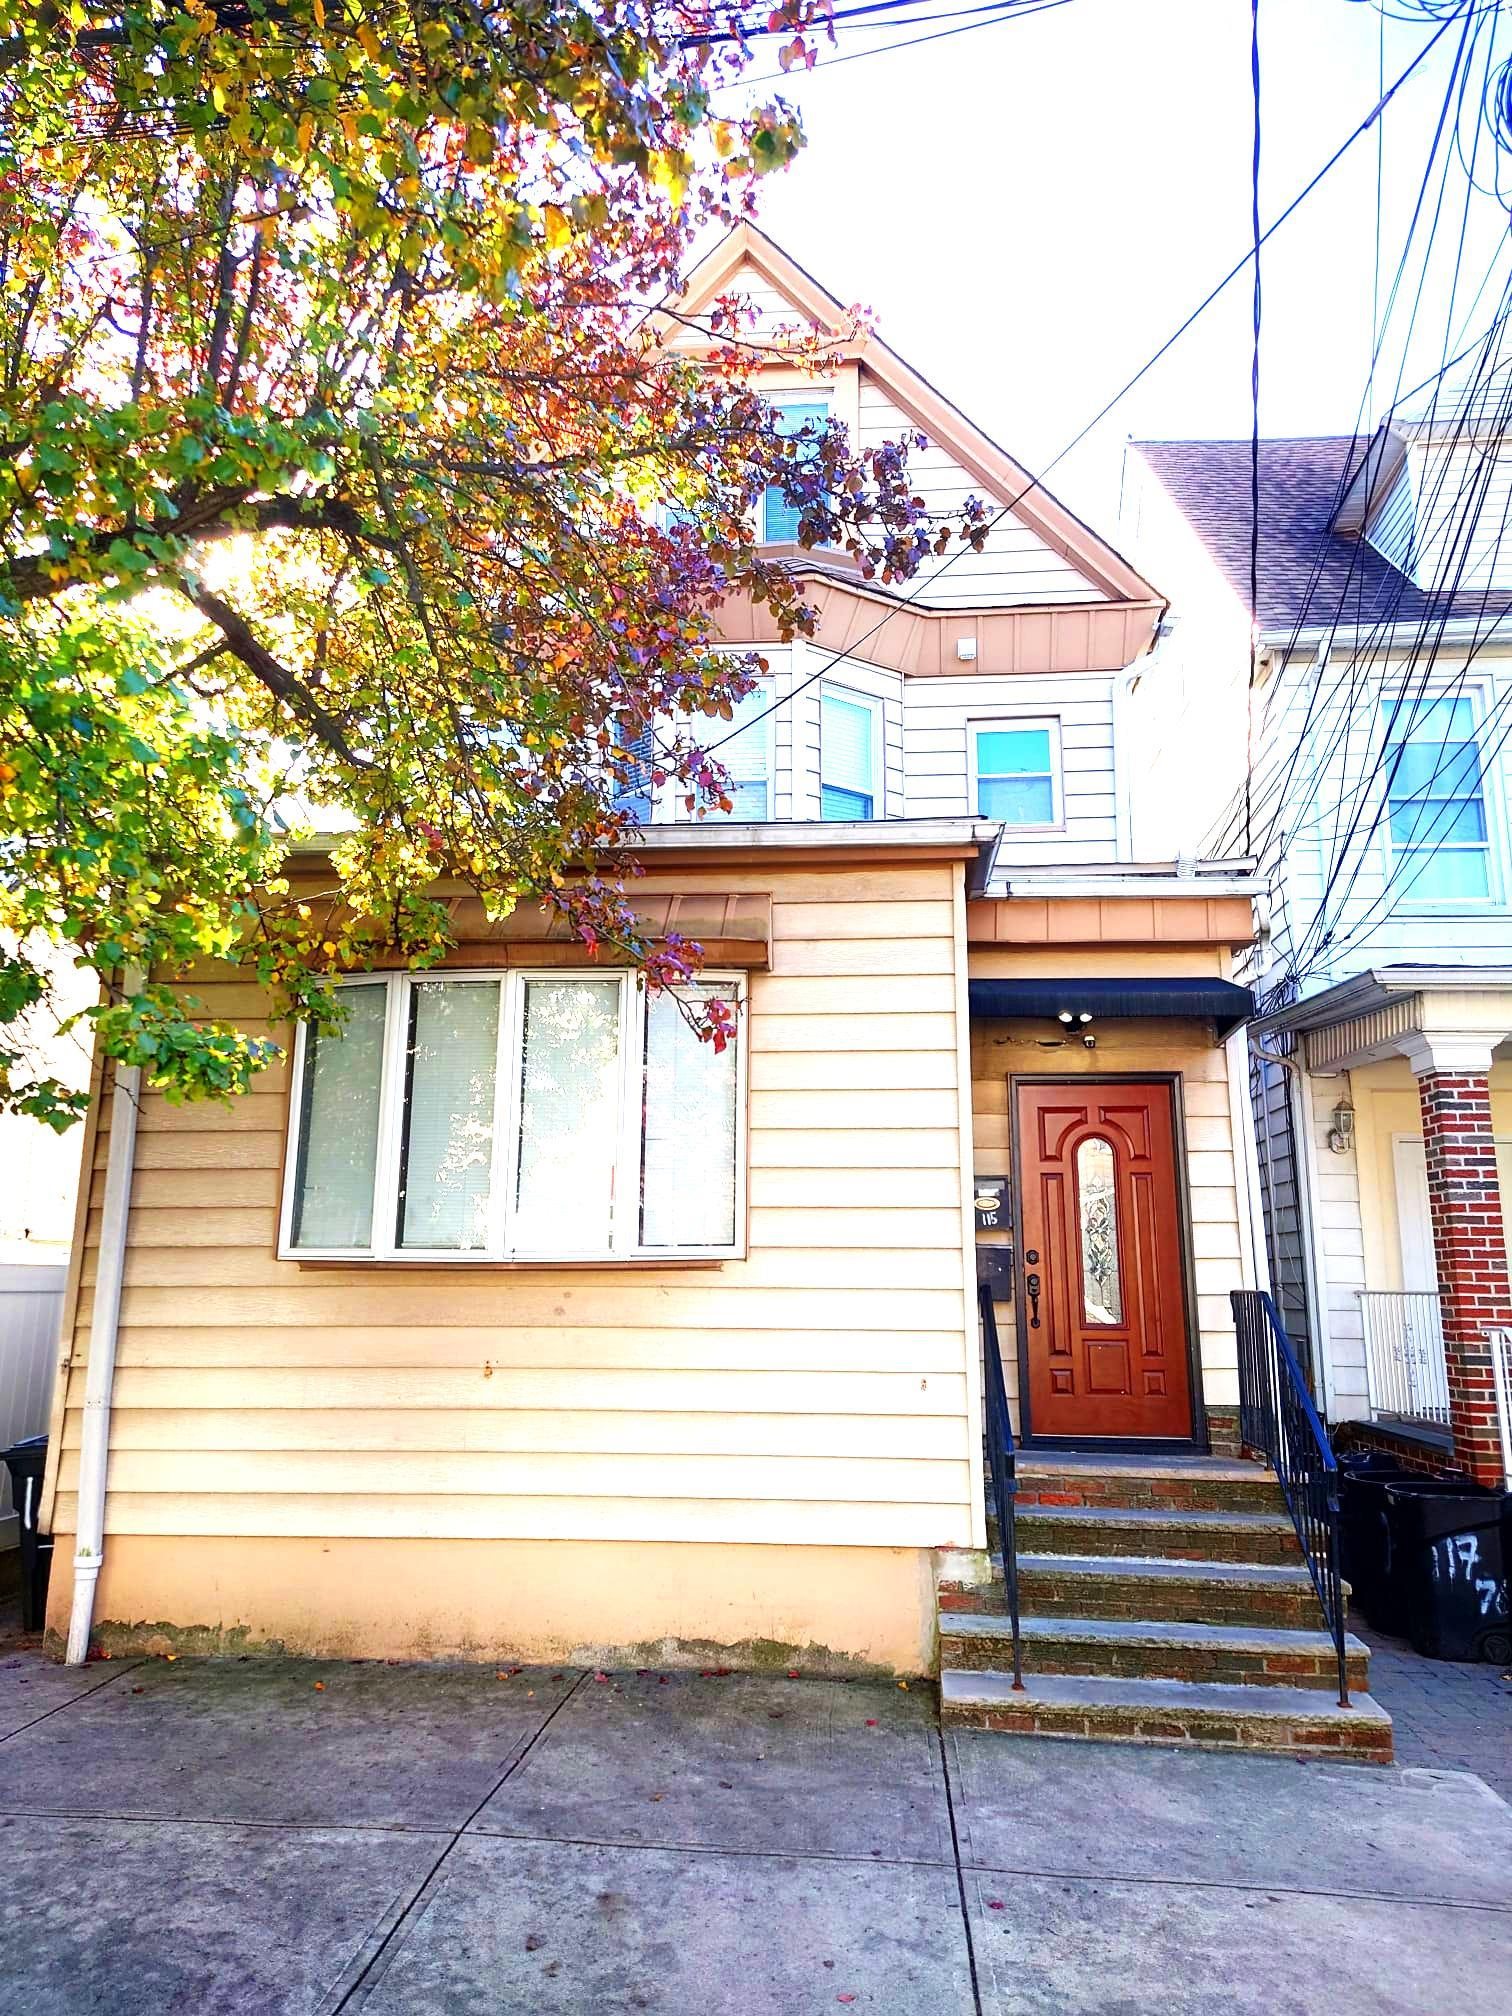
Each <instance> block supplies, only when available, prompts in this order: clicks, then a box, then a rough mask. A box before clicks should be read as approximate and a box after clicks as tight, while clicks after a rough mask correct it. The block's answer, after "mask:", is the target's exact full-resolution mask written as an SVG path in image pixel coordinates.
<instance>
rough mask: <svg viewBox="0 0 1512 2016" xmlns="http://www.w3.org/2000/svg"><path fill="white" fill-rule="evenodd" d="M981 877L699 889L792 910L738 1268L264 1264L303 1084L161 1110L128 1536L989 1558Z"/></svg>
mask: <svg viewBox="0 0 1512 2016" xmlns="http://www.w3.org/2000/svg"><path fill="white" fill-rule="evenodd" d="M959 877H960V869H959V867H956V866H949V865H939V864H928V865H921V866H916V867H895V868H890V869H888V868H868V869H864V870H857V871H854V872H851V873H847V872H846V871H843V870H842V871H795V870H791V869H788V870H784V869H781V868H773V869H768V870H764V871H761V872H754V871H727V872H724V873H715V872H714V871H698V872H697V873H687V874H679V875H678V876H677V878H676V886H677V887H678V888H679V889H697V888H699V887H711V886H712V887H717V888H719V889H722V890H727V889H731V888H740V887H748V888H760V889H767V890H770V891H772V893H773V894H774V898H775V900H774V906H773V944H772V953H771V970H770V972H767V973H758V974H755V975H753V976H752V988H751V1013H750V1022H749V1030H748V1040H749V1043H750V1094H749V1098H750V1197H749V1258H748V1259H746V1260H742V1261H731V1262H727V1263H724V1264H723V1265H716V1266H707V1265H706V1266H699V1267H683V1268H677V1267H649V1268H642V1267H637V1268H632V1269H616V1268H612V1267H604V1268H597V1267H591V1266H589V1267H574V1268H571V1269H568V1268H554V1267H551V1266H549V1265H537V1266H531V1267H522V1268H518V1269H513V1270H511V1269H504V1270H494V1271H482V1270H473V1269H470V1268H468V1267H466V1266H453V1267H451V1268H449V1269H446V1270H438V1269H435V1268H431V1269H423V1268H419V1269H410V1268H389V1269H383V1270H374V1269H372V1268H363V1267H357V1266H350V1267H349V1266H334V1267H323V1268H313V1267H310V1268H301V1267H300V1266H298V1265H297V1264H294V1263H291V1262H286V1261H280V1260H278V1259H277V1258H276V1257H275V1243H274V1242H275V1228H276V1219H277V1205H278V1192H279V1186H280V1181H281V1164H282V1158H283V1150H284V1139H285V1128H286V1121H287V1111H288V1099H287V1091H286V1086H285V1082H284V1074H283V1072H282V1071H281V1070H280V1071H279V1072H277V1073H270V1074H268V1075H267V1076H266V1077H265V1078H264V1079H263V1080H262V1081H261V1083H260V1086H259V1089H258V1090H256V1091H253V1092H251V1093H249V1094H247V1095H246V1096H245V1097H244V1098H243V1099H242V1100H240V1101H239V1102H238V1103H237V1104H235V1105H234V1106H232V1107H230V1108H229V1109H228V1108H225V1107H219V1106H192V1107H173V1106H170V1105H168V1104H167V1102H166V1101H165V1100H163V1099H162V1098H161V1097H159V1096H156V1095H151V1094H149V1095H148V1096H147V1097H146V1098H145V1100H144V1102H143V1108H142V1115H141V1132H140V1135H139V1150H138V1155H137V1164H136V1177H135V1191H134V1198H133V1205H134V1208H133V1211H132V1215H131V1223H130V1235H129V1250H128V1255H127V1264H126V1285H125V1292H124V1297H123V1304H122V1317H121V1333H120V1349H119V1369H118V1373H117V1382H116V1407H115V1414H114V1421H113V1431H112V1448H111V1467H110V1493H109V1499H108V1504H107V1517H106V1530H107V1533H108V1534H111V1535H116V1536H121V1535H183V1536H196V1535H198V1536H214V1535H242V1536H249V1537H251V1536H258V1535H286V1536H292V1535H304V1536H317V1537H331V1538H337V1537H342V1538H344V1537H360V1536H386V1535H392V1536H396V1537H413V1538H417V1539H418V1538H426V1537H431V1538H446V1537H471V1538H500V1539H505V1538H508V1539H529V1538H558V1539H579V1538H594V1537H598V1538H613V1539H616V1540H627V1541H630V1540H641V1541H677V1540H686V1541H712V1540H718V1541H736V1540H739V1541H742V1542H764V1543H778V1544H780V1543H803V1544H807V1545H814V1546H819V1545H824V1544H839V1545H852V1546H862V1547H869V1548H876V1547H919V1548H922V1547H932V1546H936V1545H939V1544H944V1543H949V1542H958V1543H962V1544H969V1542H970V1540H971V1538H972V1536H973V1531H974V1527H975V1525H976V1523H977V1521H978V1520H979V1516H980V1515H979V1513H977V1512H976V1511H975V1508H976V1507H977V1505H978V1504H979V1499H980V1493H979V1489H978V1487H977V1483H976V1477H977V1473H978V1470H979V1465H980V1438H979V1432H978V1431H977V1429H976V1426H975V1424H976V1422H977V1420H978V1418H979V1417H978V1412H977V1408H978V1398H977V1388H976V1367H975V1348H974V1344H973V1346H972V1347H971V1350H970V1351H969V1352H968V1347H967V1341H966V1340H967V1329H966V1322H967V1310H968V1304H967V1300H966V1293H965V1290H966V1286H967V1281H968V1275H967V1265H968V1255H967V1254H966V1251H965V1246H966V1235H965V1230H964V1222H963V1212H962V1196H961V1188H960V1169H961V1166H962V1152H963V1139H964V1138H967V1137H968V1135H969V1111H968V1112H963V1096H962V1088H961V1087H960V1085H959V1082H958V1081H959V1070H958V1064H957V1057H958V1038H959V1035H960V1031H959V1028H958V1023H957V1016H958V1013H959V1012H960V1009H959V1003H958V995H959V994H960V992H961V990H960V989H959V988H958V973H957V958H958V946H960V945H963V943H964V933H963V931H962V930H961V929H960V927H959V924H958V910H959V905H958V902H957V897H956V893H955V890H956V884H957V883H958V881H959ZM649 879H651V878H648V880H649ZM959 956H961V957H964V953H961V954H960V955H959ZM195 991H196V992H197V993H199V994H200V995H201V997H202V998H203V999H204V1000H205V1001H206V1004H207V1006H208V1007H210V1008H212V1009H215V1010H223V1011H225V1012H228V1013H233V1014H241V1015H246V1014H249V1013H250V1014H255V1013H256V1011H257V1009H258V1008H259V1007H260V1006H261V1005H262V1004H261V999H260V997H259V995H258V993H257V990H256V989H254V988H250V987H248V986H247V985H245V984H244V983H242V982H240V981H238V980H236V979H234V978H225V979H220V978H217V979H211V980H208V981H206V982H203V983H198V984H197V985H196V988H195ZM102 1117H104V1120H105V1124H103V1125H102V1127H101V1129H100V1132H99V1136H98V1139H97V1142H96V1145H95V1149H94V1154H93V1165H94V1176H93V1183H94V1190H95V1199H96V1208H95V1209H94V1210H92V1211H91V1214H90V1217H89V1221H88V1229H87V1235H86V1248H85V1253H84V1262H83V1289H82V1294H81V1298H80V1303H79V1308H78V1312H77V1319H76V1324H75V1329H74V1338H73V1359H72V1365H71V1368H70V1370H69V1373H68V1385H67V1408H66V1416H65V1423H64V1432H63V1436H62V1455H61V1463H60V1465H59V1469H58V1477H57V1484H58V1493H59V1495H58V1503H57V1513H56V1527H57V1530H58V1531H60V1532H66V1531H68V1530H69V1529H70V1527H71V1524H72V1521H73V1517H74V1498H73V1494H74V1490H75V1487H76V1481H77V1462H78V1446H79V1428H80V1411H79V1410H80V1403H81V1401H82V1396H83V1386H84V1358H85V1351H86V1347H87V1336H88V1322H89V1313H90V1304H91V1299H92V1285H91V1284H92V1283H93V1280H94V1278H95V1259H96V1251H95V1248H96V1242H97V1239H98V1222H99V1221H98V1196H99V1192H100V1189H101V1186H102V1184H103V1174H102V1172H103V1169H104V1165H105V1156H106V1149H107V1144H108V1139H109V1128H108V1116H102ZM973 1329H974V1325H973Z"/></svg>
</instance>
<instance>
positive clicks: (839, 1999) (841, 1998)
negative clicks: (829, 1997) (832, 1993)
mask: <svg viewBox="0 0 1512 2016" xmlns="http://www.w3.org/2000/svg"><path fill="white" fill-rule="evenodd" d="M855 1999H856V1998H855V1996H854V1995H837V1996H836V1997H835V2000H836V2001H837V2002H854V2001H855Z"/></svg>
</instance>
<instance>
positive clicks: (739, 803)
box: [709, 680, 772, 819]
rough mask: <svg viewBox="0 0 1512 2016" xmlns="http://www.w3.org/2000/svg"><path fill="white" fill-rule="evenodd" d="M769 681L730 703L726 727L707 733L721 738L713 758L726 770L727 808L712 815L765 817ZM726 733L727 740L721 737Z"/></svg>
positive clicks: (769, 752) (768, 783)
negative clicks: (727, 779)
mask: <svg viewBox="0 0 1512 2016" xmlns="http://www.w3.org/2000/svg"><path fill="white" fill-rule="evenodd" d="M771 705H772V684H771V681H770V680H763V681H762V683H761V684H760V685H758V686H755V687H753V688H752V690H751V691H750V692H749V693H747V694H745V695H744V697H743V698H741V699H739V700H737V701H736V702H735V703H734V708H733V712H732V715H731V720H730V725H729V727H728V728H724V729H721V731H720V733H719V734H717V735H716V734H711V735H710V736H709V740H710V741H711V742H721V747H720V748H719V749H718V750H717V751H716V753H715V757H714V760H715V762H716V763H721V764H723V766H724V768H725V769H726V770H727V771H728V772H729V776H730V782H729V785H728V787H727V790H726V796H727V797H728V798H729V800H730V806H731V810H730V812H729V813H728V814H721V813H719V812H718V811H717V810H716V811H715V812H713V813H711V814H710V816H711V817H712V818H719V817H729V818H731V819H769V818H770V817H771V809H772V808H771V789H772V717H771V713H770V711H769V710H770V708H771ZM723 736H728V737H729V738H730V739H729V740H728V741H723V740H722V737H723Z"/></svg>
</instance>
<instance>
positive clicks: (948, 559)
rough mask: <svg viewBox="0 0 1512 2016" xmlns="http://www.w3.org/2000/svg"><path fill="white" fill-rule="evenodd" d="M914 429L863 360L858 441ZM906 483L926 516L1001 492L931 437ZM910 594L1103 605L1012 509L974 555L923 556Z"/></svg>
mask: <svg viewBox="0 0 1512 2016" xmlns="http://www.w3.org/2000/svg"><path fill="white" fill-rule="evenodd" d="M919 431H920V430H919V428H918V425H917V423H916V422H914V421H913V420H911V419H910V418H909V417H908V415H907V414H906V413H905V412H903V411H902V409H901V408H900V407H898V406H897V405H895V404H894V402H893V400H892V399H891V398H890V397H889V396H888V394H887V392H886V391H885V390H884V388H883V387H882V386H881V385H879V384H878V383H877V381H876V380H875V379H874V378H872V377H871V376H870V374H869V373H868V372H867V370H866V367H865V365H864V364H863V366H862V369H861V387H860V446H861V447H862V448H863V449H871V448H877V447H880V446H881V445H882V444H883V442H886V441H897V440H900V439H902V437H903V436H904V435H905V434H917V433H918V432H919ZM908 470H909V483H910V487H911V488H912V490H913V492H914V494H915V495H916V496H919V497H922V498H923V499H924V502H925V503H926V505H927V506H928V507H929V509H930V511H931V512H932V513H935V514H938V515H939V516H941V517H944V518H949V517H950V516H951V515H952V514H956V513H959V512H960V510H961V508H962V506H963V505H964V504H965V503H966V500H967V499H968V498H969V497H980V498H981V499H982V501H983V502H984V503H986V504H987V505H988V506H989V507H990V508H991V509H992V510H993V511H994V512H996V511H998V510H1000V509H1001V507H1002V506H1003V505H1004V504H1005V503H1009V502H1011V499H1009V498H1006V497H997V496H992V495H989V494H987V493H986V492H985V491H984V489H983V486H982V485H981V484H980V483H978V482H976V481H975V480H974V479H973V478H972V477H971V476H970V475H969V474H968V472H967V471H966V470H964V469H963V468H962V467H961V466H960V464H959V463H958V462H956V461H955V460H954V459H953V458H952V457H951V456H950V455H949V454H948V453H947V452H946V450H945V449H943V448H940V447H936V446H935V445H934V443H933V442H931V443H930V444H929V445H928V446H927V447H924V448H914V449H912V450H910V452H909V457H908ZM910 593H911V595H912V597H913V599H915V600H916V601H918V602H921V603H923V604H924V605H925V606H926V607H931V608H960V607H991V608H1005V607H1010V606H1012V605H1014V604H1021V603H1027V604H1037V603H1039V604H1042V603H1046V602H1101V601H1105V600H1106V599H1107V598H1106V596H1105V594H1104V592H1103V590H1102V589H1100V588H1098V587H1097V586H1096V585H1095V584H1094V583H1093V582H1091V581H1089V580H1088V579H1087V578H1086V576H1085V575H1083V574H1082V573H1080V572H1079V571H1078V570H1077V569H1076V568H1075V567H1073V566H1072V564H1071V563H1070V561H1069V560H1067V559H1066V558H1065V557H1064V555H1062V554H1060V553H1058V552H1057V551H1056V550H1055V548H1054V547H1052V546H1049V545H1047V544H1046V543H1045V541H1044V540H1043V539H1042V538H1041V537H1040V536H1039V534H1038V533H1037V532H1036V531H1035V530H1034V529H1033V527H1032V526H1030V525H1027V524H1025V523H1024V521H1023V520H1022V519H1021V518H1018V517H1016V516H1015V515H1013V514H1012V513H1011V512H1010V513H1009V514H1008V515H1007V516H1006V517H1003V518H1001V519H1000V520H999V522H998V523H996V524H995V525H994V526H993V528H992V530H991V531H990V532H989V533H988V535H987V541H986V544H985V546H984V547H983V550H982V551H981V552H980V553H973V552H971V551H970V550H969V549H967V548H963V547H962V546H961V545H960V544H959V543H958V542H952V544H951V546H950V547H949V548H948V549H947V551H946V553H944V554H942V555H941V556H940V557H939V558H938V559H934V558H931V559H929V560H926V561H925V563H924V565H923V566H922V567H921V568H920V569H919V572H918V574H917V575H916V576H915V578H914V581H913V582H912V583H911V584H910Z"/></svg>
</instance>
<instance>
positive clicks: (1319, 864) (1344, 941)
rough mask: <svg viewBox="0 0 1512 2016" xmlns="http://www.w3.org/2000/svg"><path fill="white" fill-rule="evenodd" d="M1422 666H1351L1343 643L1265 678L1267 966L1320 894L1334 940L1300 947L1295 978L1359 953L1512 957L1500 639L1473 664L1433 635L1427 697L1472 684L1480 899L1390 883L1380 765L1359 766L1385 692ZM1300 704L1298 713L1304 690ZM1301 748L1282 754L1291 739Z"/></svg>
mask: <svg viewBox="0 0 1512 2016" xmlns="http://www.w3.org/2000/svg"><path fill="white" fill-rule="evenodd" d="M1423 669H1424V668H1423V666H1422V665H1421V664H1419V665H1417V666H1416V667H1415V668H1414V667H1411V666H1409V665H1408V662H1407V660H1406V658H1405V657H1397V658H1394V659H1393V660H1391V661H1389V662H1388V663H1387V664H1386V665H1385V666H1384V667H1383V666H1382V665H1380V664H1374V665H1372V666H1370V667H1368V668H1364V669H1363V670H1362V671H1361V672H1360V673H1359V675H1358V676H1356V675H1355V673H1354V672H1353V670H1352V668H1351V667H1350V665H1349V661H1348V659H1347V658H1346V657H1345V656H1343V655H1342V654H1341V655H1339V656H1336V657H1335V659H1334V660H1333V661H1332V662H1331V663H1330V664H1329V665H1328V666H1327V667H1325V668H1324V669H1323V671H1322V674H1321V678H1322V688H1321V693H1320V692H1319V687H1318V681H1319V677H1320V674H1319V670H1318V668H1317V666H1316V665H1315V664H1314V663H1313V661H1312V660H1311V658H1310V657H1309V658H1308V659H1306V660H1303V659H1299V660H1298V661H1296V662H1295V663H1294V664H1292V665H1291V666H1290V667H1289V668H1288V669H1287V670H1286V671H1285V672H1284V673H1281V674H1279V675H1278V676H1277V678H1276V679H1275V680H1274V681H1273V682H1272V688H1271V690H1270V691H1269V692H1268V694H1267V696H1266V703H1265V717H1264V722H1263V726H1262V729H1261V734H1260V743H1259V746H1260V751H1261V755H1260V763H1259V774H1258V778H1257V785H1256V791H1255V818H1254V824H1255V831H1256V833H1257V836H1260V837H1261V838H1264V837H1266V836H1269V837H1270V846H1269V849H1268V852H1267V857H1266V858H1267V866H1268V873H1269V878H1270V880H1271V883H1272V887H1273V889H1274V891H1275V898H1274V901H1273V905H1272V924H1273V932H1272V955H1273V960H1274V963H1275V965H1276V968H1277V970H1284V969H1285V966H1286V965H1287V964H1288V963H1290V962H1291V960H1292V959H1293V958H1294V956H1295V954H1296V952H1297V950H1298V948H1299V947H1303V946H1304V943H1305V940H1306V937H1307V933H1308V927H1309V925H1310V924H1311V922H1312V920H1313V918H1314V917H1315V916H1316V914H1317V912H1318V908H1319V905H1320V904H1321V903H1322V902H1323V901H1324V894H1325V890H1326V889H1327V887H1328V883H1329V878H1330V876H1332V877H1333V890H1332V893H1331V894H1330V896H1329V898H1328V903H1329V911H1330V918H1329V921H1330V924H1331V926H1332V929H1333V939H1332V942H1331V944H1330V946H1329V947H1327V948H1326V949H1325V950H1324V952H1323V954H1322V956H1315V948H1308V950H1309V952H1313V953H1314V956H1311V957H1310V958H1309V964H1310V968H1311V970H1310V971H1309V972H1308V973H1307V975H1306V977H1305V989H1304V991H1306V992H1308V993H1312V992H1315V991H1317V990H1318V989H1319V988H1321V987H1324V986H1327V985H1329V984H1330V983H1331V982H1333V981H1336V980H1341V979H1344V978H1347V977H1348V976H1349V975H1350V974H1352V973H1357V972H1360V971H1361V970H1363V969H1365V968H1368V967H1371V966H1385V965H1390V964H1392V963H1393V962H1396V961H1412V962H1414V963H1417V964H1424V965H1451V966H1452V965H1475V964H1481V963H1485V964H1490V965H1506V964H1509V963H1512V908H1509V897H1512V837H1509V831H1508V824H1507V805H1508V792H1509V787H1512V737H1509V736H1508V735H1507V726H1508V716H1509V713H1512V656H1509V653H1508V650H1507V647H1506V646H1505V645H1500V646H1490V647H1487V648H1484V649H1481V650H1480V651H1478V652H1477V654H1476V658H1475V662H1474V664H1473V665H1467V664H1466V662H1465V659H1464V657H1463V654H1462V653H1461V652H1459V651H1457V650H1455V649H1453V648H1452V647H1450V646H1447V645H1446V646H1445V647H1444V648H1443V649H1442V650H1440V651H1439V652H1437V653H1436V654H1435V662H1434V666H1433V677H1432V681H1431V684H1430V685H1429V687H1428V692H1429V694H1430V696H1431V695H1432V694H1434V693H1438V692H1448V691H1453V692H1455V693H1465V694H1468V695H1470V696H1472V697H1473V698H1474V700H1475V702H1476V713H1477V720H1478V721H1480V722H1481V723H1482V724H1483V726H1482V733H1481V749H1482V771H1483V781H1484V787H1485V807H1486V820H1487V830H1488V833H1489V836H1490V842H1491V846H1490V861H1489V867H1490V879H1491V890H1492V894H1491V898H1490V900H1489V901H1480V902H1474V903H1469V902H1467V903H1460V904H1453V903H1429V902H1424V901H1423V900H1422V899H1421V898H1420V897H1418V896H1416V895H1415V894H1414V893H1413V892H1412V891H1411V890H1410V889H1408V890H1405V891H1404V889H1403V887H1402V886H1401V883H1400V878H1398V886H1397V887H1395V888H1389V887H1388V885H1389V882H1390V878H1391V874H1392V857H1391V849H1390V843H1389V840H1388V837H1387V820H1386V816H1385V812H1384V809H1383V805H1382V786H1381V780H1380V778H1379V777H1375V778H1373V779H1372V778H1371V775H1370V773H1371V771H1372V768H1373V766H1374V765H1375V763H1376V760H1377V757H1378V755H1379V752H1380V748H1381V741H1382V736H1383V732H1384V730H1383V726H1382V724H1383V720H1384V716H1385V712H1386V710H1388V709H1389V708H1390V706H1391V704H1392V696H1393V695H1394V694H1398V693H1400V692H1402V691H1403V690H1404V684H1405V690H1406V691H1407V692H1408V693H1409V694H1410V695H1411V696H1412V697H1414V698H1416V697H1417V696H1418V695H1419V693H1420V692H1421V690H1422V686H1421V682H1422V679H1423ZM1310 702H1311V715H1310V716H1309V703H1310ZM1299 746H1300V747H1301V750H1302V755H1301V758H1300V760H1299V761H1298V762H1296V764H1295V765H1292V764H1291V761H1290V759H1291V756H1292V754H1293V752H1294V751H1295V750H1296V749H1297V748H1298V747H1299Z"/></svg>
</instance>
